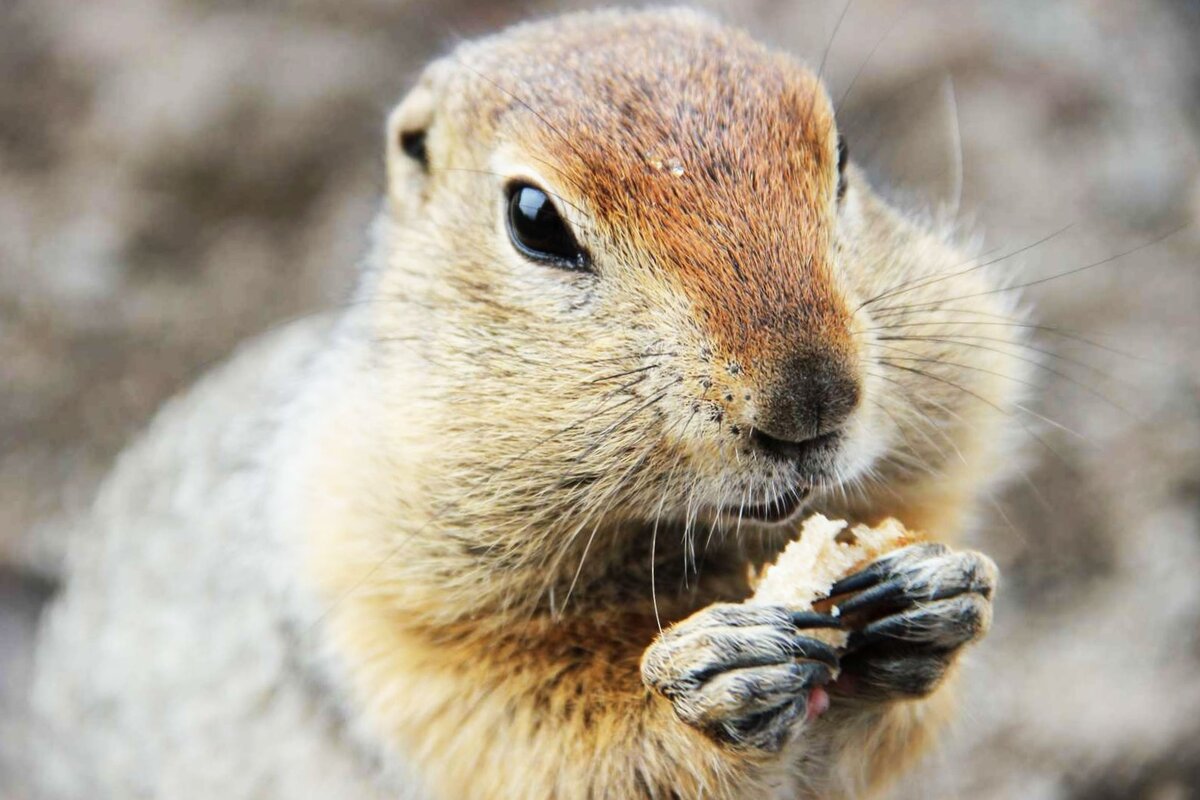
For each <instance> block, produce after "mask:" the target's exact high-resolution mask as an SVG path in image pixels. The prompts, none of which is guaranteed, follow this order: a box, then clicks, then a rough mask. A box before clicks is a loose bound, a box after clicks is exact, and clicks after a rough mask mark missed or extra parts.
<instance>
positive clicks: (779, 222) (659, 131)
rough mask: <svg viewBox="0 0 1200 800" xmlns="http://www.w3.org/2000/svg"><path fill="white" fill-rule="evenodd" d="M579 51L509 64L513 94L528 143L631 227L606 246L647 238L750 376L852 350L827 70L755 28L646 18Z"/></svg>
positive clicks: (718, 342) (661, 269)
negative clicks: (785, 362)
mask: <svg viewBox="0 0 1200 800" xmlns="http://www.w3.org/2000/svg"><path fill="white" fill-rule="evenodd" d="M576 44H577V43H574V42H571V41H569V40H568V41H556V42H546V43H544V46H545V48H546V53H545V57H544V58H542V59H538V60H537V61H532V60H528V59H525V60H524V61H523V62H522V65H521V67H522V69H520V70H516V71H514V70H513V69H512V65H511V64H509V65H506V66H508V70H507V71H508V72H509V73H510V75H511V77H509V78H508V79H507V80H509V81H511V82H512V86H511V87H508V86H502V87H501V88H502V89H503V90H505V91H506V92H507V93H509V95H510V99H511V104H510V106H509V108H508V109H507V110H510V111H513V112H515V113H513V114H511V118H510V120H509V121H508V124H511V125H513V126H516V127H518V128H520V129H522V132H523V133H524V134H525V135H526V136H528V137H529V139H530V141H531V144H530V146H529V147H528V148H527V149H529V150H531V151H538V152H542V153H544V154H545V156H546V162H544V163H545V165H547V166H550V167H551V168H552V170H553V172H552V175H553V177H554V178H555V179H556V180H558V181H561V182H562V184H564V185H565V186H568V187H570V188H571V189H573V190H574V192H575V193H576V194H577V196H580V197H586V198H587V201H588V203H589V205H590V207H591V209H590V210H591V211H592V214H593V215H594V216H595V218H596V219H597V222H598V225H599V227H600V228H601V230H602V231H605V232H608V231H617V232H619V235H617V236H612V235H610V236H606V237H605V238H606V239H614V240H617V241H620V242H632V243H634V244H635V245H636V247H637V248H638V249H639V250H640V251H641V252H642V253H643V254H645V256H646V257H647V258H648V263H646V264H645V265H644V266H645V268H646V269H648V270H652V271H655V272H657V273H659V274H661V275H664V276H666V277H667V279H668V280H669V281H670V282H672V283H673V284H675V285H676V286H677V287H678V289H679V290H681V291H682V292H683V294H684V295H685V296H686V297H687V298H688V299H689V301H690V302H691V303H692V305H693V308H694V311H695V318H696V320H697V321H698V322H700V323H701V325H702V328H703V330H704V332H705V333H706V334H707V335H708V337H709V338H710V339H711V341H712V342H713V344H714V345H715V346H716V348H717V349H718V351H719V352H720V353H721V354H722V355H723V356H725V357H727V358H730V359H733V360H736V361H738V362H739V363H742V364H745V365H746V366H747V368H748V369H749V370H750V371H753V370H754V365H762V368H763V370H764V371H765V372H767V373H769V372H770V370H771V368H772V367H773V366H774V364H775V361H776V360H777V359H779V358H781V357H782V356H783V355H784V354H786V353H788V352H795V350H796V349H797V348H798V347H801V348H806V347H813V346H819V347H820V348H821V349H823V350H825V351H826V352H831V351H832V352H837V351H845V350H847V349H848V348H849V346H850V343H849V337H848V334H847V325H848V321H849V316H850V314H849V311H848V309H847V307H846V303H845V302H844V299H843V297H842V295H841V293H840V291H839V289H838V288H837V286H836V285H835V282H834V279H833V276H832V272H831V268H830V263H829V260H830V257H831V256H830V242H831V226H832V225H833V213H832V211H833V209H834V208H835V205H836V204H835V203H834V202H833V197H834V193H835V192H836V186H837V174H836V172H837V166H836V162H837V155H836V142H837V136H836V131H835V126H834V122H833V114H832V108H831V105H830V102H829V99H828V97H827V95H826V93H825V91H824V89H823V87H822V86H821V85H820V83H819V82H818V81H817V79H816V78H815V76H814V75H813V74H812V73H810V72H809V71H807V70H806V69H804V68H803V67H801V66H800V65H799V64H797V63H796V62H794V61H793V60H791V59H790V58H788V57H787V56H784V55H781V54H779V53H774V52H772V51H770V50H767V49H766V48H764V47H763V46H762V45H760V44H758V43H757V42H755V41H753V40H752V39H750V38H749V37H748V36H746V35H744V34H740V33H734V34H731V33H730V32H729V31H728V30H725V29H719V28H716V27H711V28H702V27H699V26H697V28H696V29H695V30H688V31H686V32H685V31H683V30H681V29H680V28H678V27H662V26H656V25H655V24H654V22H653V19H652V18H650V19H647V18H646V17H639V16H630V17H628V18H627V19H626V20H625V21H624V22H623V23H622V24H619V25H612V26H606V27H605V28H604V29H603V30H602V32H597V34H596V35H595V36H594V37H592V38H591V39H590V40H589V41H588V43H587V47H577V46H576ZM630 50H634V51H636V52H638V53H639V54H641V55H642V56H643V57H642V58H641V59H640V60H639V61H638V62H637V63H635V64H629V63H623V64H620V65H619V67H620V69H619V72H620V79H619V80H616V79H612V77H611V76H612V75H613V74H614V73H616V72H618V70H617V66H618V65H615V64H611V63H607V61H606V60H607V59H611V58H612V54H613V53H619V52H629V51H630ZM501 58H503V55H502V56H501ZM524 87H537V88H536V94H533V93H531V92H530V91H528V90H527V89H526V88H524ZM581 98H586V101H584V102H581ZM681 171H682V172H681ZM818 343H819V344H818ZM764 377H769V375H768V376H764Z"/></svg>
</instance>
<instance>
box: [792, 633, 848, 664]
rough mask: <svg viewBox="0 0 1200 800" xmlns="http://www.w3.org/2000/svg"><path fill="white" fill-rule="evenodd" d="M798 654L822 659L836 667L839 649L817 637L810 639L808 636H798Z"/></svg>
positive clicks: (801, 656)
mask: <svg viewBox="0 0 1200 800" xmlns="http://www.w3.org/2000/svg"><path fill="white" fill-rule="evenodd" d="M796 655H797V656H799V657H800V658H807V659H811V660H813V661H820V662H822V663H824V664H828V665H829V666H830V667H833V668H834V669H836V668H837V665H838V655H837V651H835V650H834V649H833V648H832V647H830V646H829V645H827V644H825V643H824V642H822V641H818V640H817V639H810V638H809V637H807V636H797V637H796Z"/></svg>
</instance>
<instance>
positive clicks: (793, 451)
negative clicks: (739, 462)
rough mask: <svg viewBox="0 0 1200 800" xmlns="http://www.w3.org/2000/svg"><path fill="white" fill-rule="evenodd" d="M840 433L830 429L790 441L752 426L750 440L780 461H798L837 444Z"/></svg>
mask: <svg viewBox="0 0 1200 800" xmlns="http://www.w3.org/2000/svg"><path fill="white" fill-rule="evenodd" d="M841 435H842V434H841V432H840V431H830V432H829V433H824V434H821V435H820V436H814V437H812V438H811V439H802V440H800V441H792V440H789V439H780V438H778V437H775V436H772V435H771V434H769V433H766V432H764V431H762V430H760V429H759V428H753V429H752V430H751V431H750V441H751V443H753V444H754V446H755V447H757V448H758V449H759V450H761V451H762V452H764V453H766V454H767V455H770V456H772V457H774V458H777V459H780V460H782V461H800V460H801V459H804V458H807V457H809V456H810V455H812V454H813V453H816V452H817V451H819V450H823V449H826V448H828V447H829V446H831V445H834V444H837V441H838V439H840V438H841Z"/></svg>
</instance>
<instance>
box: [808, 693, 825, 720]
mask: <svg viewBox="0 0 1200 800" xmlns="http://www.w3.org/2000/svg"><path fill="white" fill-rule="evenodd" d="M828 710H829V692H827V691H825V689H824V687H821V686H818V687H816V688H815V689H813V690H812V691H810V692H809V693H808V719H809V721H810V722H811V721H812V720H814V719H816V718H817V717H819V716H821V715H822V714H824V713H825V712H826V711H828Z"/></svg>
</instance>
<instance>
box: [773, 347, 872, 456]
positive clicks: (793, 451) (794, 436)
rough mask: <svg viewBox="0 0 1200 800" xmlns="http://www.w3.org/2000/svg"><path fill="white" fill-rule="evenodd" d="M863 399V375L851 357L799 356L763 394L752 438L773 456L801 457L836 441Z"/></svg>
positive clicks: (789, 363)
mask: <svg viewBox="0 0 1200 800" xmlns="http://www.w3.org/2000/svg"><path fill="white" fill-rule="evenodd" d="M858 402H859V383H858V379H857V378H856V377H855V375H854V373H853V371H852V368H851V365H850V363H849V362H848V360H847V359H845V358H842V357H839V356H834V355H826V354H813V353H800V354H797V355H795V356H793V357H791V358H789V359H788V360H787V361H786V362H784V364H783V365H782V368H781V369H780V370H779V371H778V373H777V375H776V377H775V380H774V381H773V385H772V386H771V387H770V388H769V392H767V393H766V394H765V395H764V396H763V399H762V401H761V403H760V406H759V412H758V415H757V419H756V421H755V423H754V435H753V437H752V438H753V440H754V441H755V443H756V444H758V445H759V446H760V447H762V448H763V449H764V450H766V451H768V452H770V453H772V454H773V455H777V456H779V457H782V458H789V459H796V458H800V457H802V456H803V455H804V454H806V453H808V452H810V451H812V450H813V449H814V448H817V447H820V446H821V445H822V444H829V443H832V442H833V441H834V440H836V438H837V437H838V435H839V434H838V431H839V430H840V429H841V427H842V426H843V425H845V423H846V420H847V419H849V417H850V414H851V413H853V411H854V409H855V408H857V407H858Z"/></svg>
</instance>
